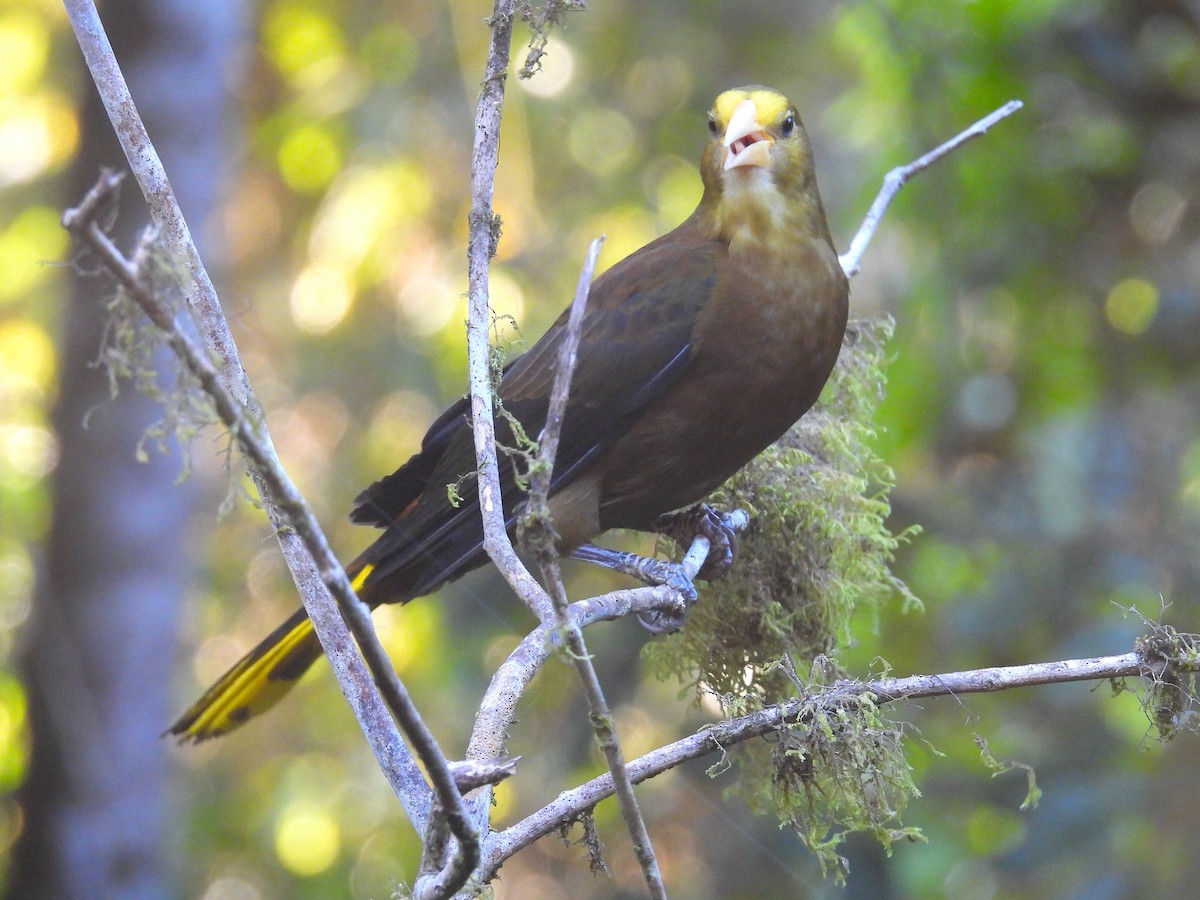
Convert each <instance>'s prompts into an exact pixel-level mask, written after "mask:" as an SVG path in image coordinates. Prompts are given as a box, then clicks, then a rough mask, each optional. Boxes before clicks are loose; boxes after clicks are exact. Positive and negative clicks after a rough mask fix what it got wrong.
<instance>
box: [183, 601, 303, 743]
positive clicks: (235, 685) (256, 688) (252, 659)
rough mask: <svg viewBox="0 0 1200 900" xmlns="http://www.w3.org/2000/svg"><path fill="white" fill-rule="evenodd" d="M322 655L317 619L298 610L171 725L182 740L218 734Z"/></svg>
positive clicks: (276, 696) (269, 700) (266, 705)
mask: <svg viewBox="0 0 1200 900" xmlns="http://www.w3.org/2000/svg"><path fill="white" fill-rule="evenodd" d="M320 656H321V643H320V641H318V640H317V635H316V632H315V631H313V624H312V622H311V621H310V620H309V618H308V614H307V613H305V612H304V610H302V609H300V610H297V611H296V612H295V613H294V614H293V615H292V616H291V617H290V618H289V619H288V620H287V621H286V622H284V623H283V624H282V625H280V626H279V627H278V628H276V629H275V630H274V631H272V632H271V633H270V634H269V635H268V636H267V637H266V638H265V639H264V640H263V641H262V642H261V643H260V644H259V645H258V646H257V647H255V648H254V649H253V650H251V651H250V652H249V653H247V654H246V655H245V656H243V657H242V658H241V659H240V660H239V661H238V662H237V663H236V664H235V665H234V667H233V668H232V669H230V670H229V671H228V672H226V673H225V674H224V675H222V676H221V677H220V679H218V680H217V682H216V684H214V685H213V686H212V687H210V688H209V689H208V690H207V691H205V692H204V696H203V697H201V698H200V699H199V700H197V701H196V702H195V703H193V704H192V705H191V707H190V708H189V709H188V711H187V712H185V713H184V714H183V715H182V716H180V717H179V720H178V721H177V722H176V723H175V724H174V725H172V726H171V727H170V728H169V729H168V730H167V733H168V734H173V735H176V736H177V737H178V738H179V740H180V742H181V743H183V742H187V741H203V740H206V739H208V738H213V737H220V736H221V735H223V734H227V733H228V732H230V731H233V729H235V728H237V727H238V726H239V725H241V724H242V723H243V722H245V721H246V720H248V719H250V718H253V717H254V716H257V715H259V714H260V713H263V712H266V711H267V710H268V709H270V708H271V707H272V706H274V705H275V704H276V703H278V702H279V701H280V700H282V699H283V695H284V694H286V693H287V692H288V691H289V690H291V688H292V685H294V684H295V683H296V682H297V681H299V680H300V676H301V675H303V674H304V673H305V672H306V671H308V667H309V666H311V665H312V664H313V663H314V662H316V661H317V658H318V657H320Z"/></svg>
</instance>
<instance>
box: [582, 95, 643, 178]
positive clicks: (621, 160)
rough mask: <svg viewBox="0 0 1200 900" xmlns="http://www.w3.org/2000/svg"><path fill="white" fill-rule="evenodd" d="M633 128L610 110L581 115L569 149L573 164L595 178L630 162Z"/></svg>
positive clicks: (587, 112) (590, 111)
mask: <svg viewBox="0 0 1200 900" xmlns="http://www.w3.org/2000/svg"><path fill="white" fill-rule="evenodd" d="M633 138H634V132H633V125H632V124H631V123H630V121H629V120H628V119H627V118H625V116H623V115H621V113H619V112H617V111H616V110H612V109H596V110H588V111H580V112H579V114H578V115H576V116H575V117H574V121H572V123H571V131H570V136H569V139H568V145H569V147H570V149H571V156H572V158H574V160H575V161H576V162H577V163H579V165H581V166H583V167H584V168H585V169H587V170H588V171H590V172H594V173H595V174H597V175H609V174H611V173H613V172H616V171H617V170H619V169H620V168H622V167H623V166H624V165H625V164H626V163H628V162H629V161H630V160H631V159H632V158H633V150H634V147H633Z"/></svg>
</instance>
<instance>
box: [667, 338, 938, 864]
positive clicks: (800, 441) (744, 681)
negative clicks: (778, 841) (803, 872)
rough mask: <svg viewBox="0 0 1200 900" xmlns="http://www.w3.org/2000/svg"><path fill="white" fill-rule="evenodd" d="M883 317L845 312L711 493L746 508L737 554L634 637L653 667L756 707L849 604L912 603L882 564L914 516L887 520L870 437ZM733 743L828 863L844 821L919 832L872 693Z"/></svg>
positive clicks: (891, 738)
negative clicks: (779, 435) (781, 431)
mask: <svg viewBox="0 0 1200 900" xmlns="http://www.w3.org/2000/svg"><path fill="white" fill-rule="evenodd" d="M891 329H892V324H891V321H890V320H887V319H878V320H868V321H858V322H854V323H852V324H851V326H850V327H849V329H848V330H847V335H846V342H845V345H844V346H843V349H842V354H841V357H840V359H839V360H838V366H837V368H836V370H835V372H834V375H833V377H832V378H831V380H830V383H829V386H828V387H827V388H826V391H825V393H824V395H823V398H822V401H821V403H820V404H819V405H818V406H817V407H816V408H814V409H813V410H812V411H811V412H809V413H808V414H807V415H806V416H805V417H804V418H803V419H801V421H800V422H799V423H798V424H797V425H796V426H795V427H793V429H792V430H791V431H790V432H789V433H788V434H787V435H786V436H785V437H784V438H783V439H782V440H781V441H780V442H779V443H777V444H776V445H775V446H774V447H772V448H771V449H770V450H768V451H767V452H766V453H764V454H762V455H761V456H760V457H759V458H758V459H757V460H755V462H754V463H752V464H751V465H750V466H748V467H747V468H746V469H744V470H743V471H742V472H741V473H739V474H738V475H736V476H735V477H734V478H733V479H731V480H730V481H729V482H728V483H727V484H726V485H725V486H724V487H723V488H722V489H721V491H720V492H718V493H717V494H716V495H714V496H713V497H712V498H711V501H712V502H713V503H715V504H716V505H717V506H719V507H721V508H725V509H732V508H735V507H740V508H743V509H746V510H747V511H748V512H749V513H750V515H751V517H752V520H751V525H750V528H749V529H748V531H747V532H746V533H745V534H744V535H743V537H742V540H741V545H740V547H739V553H738V561H737V565H736V566H735V567H734V568H733V570H732V571H731V572H730V573H729V574H728V575H727V576H725V577H724V578H723V579H721V580H720V581H718V582H717V583H715V584H714V585H713V586H712V588H711V589H710V590H707V591H705V592H704V593H703V595H702V597H701V600H700V603H698V604H697V605H696V607H695V608H694V609H692V610H691V611H690V613H689V615H688V618H687V622H686V624H685V626H684V628H683V630H682V631H681V632H680V633H679V634H677V635H673V636H671V637H669V638H666V639H665V640H662V641H659V642H656V643H654V644H651V645H650V646H648V647H647V648H646V655H647V657H648V658H649V660H650V662H651V664H652V666H653V668H654V670H655V671H656V672H657V674H658V675H659V677H662V678H669V677H676V678H679V679H680V680H681V681H683V682H684V683H685V684H686V685H688V686H689V687H694V688H695V689H696V690H697V691H698V692H701V693H703V692H709V693H713V694H715V695H717V696H718V697H720V698H721V701H722V703H723V705H724V707H725V709H726V710H727V711H728V712H730V713H731V714H736V713H741V712H745V711H749V710H755V709H761V708H763V707H764V706H767V705H770V704H773V703H777V702H780V701H782V700H784V699H786V698H790V697H792V696H794V695H795V694H796V692H797V691H800V692H801V693H802V694H804V693H808V692H810V691H811V690H812V689H813V688H814V687H815V686H819V684H818V683H819V682H823V681H824V680H825V678H826V673H827V672H830V673H834V674H836V667H835V665H834V664H833V663H832V662H831V661H830V660H829V657H827V656H826V654H832V653H835V652H836V651H837V649H838V648H839V647H843V646H846V645H848V644H849V642H850V641H851V640H852V636H851V634H850V630H849V626H850V617H851V615H852V614H853V613H854V611H855V610H856V609H858V608H860V607H862V608H866V609H868V610H871V611H872V612H874V611H877V610H878V609H879V607H880V606H881V605H882V604H883V603H885V602H886V601H888V600H890V599H892V598H894V597H899V598H900V599H901V601H902V603H903V605H904V606H905V607H907V608H916V607H919V606H920V603H919V601H918V600H917V598H916V597H915V596H913V594H912V593H911V591H909V589H908V588H907V587H906V586H905V585H904V583H903V582H902V581H900V579H898V578H897V577H896V576H895V575H893V574H892V571H891V564H892V561H893V556H894V554H895V551H896V548H897V547H898V546H899V545H900V543H901V542H902V541H904V540H905V539H906V538H907V537H908V536H909V534H911V531H910V532H906V533H902V534H899V535H896V534H893V533H892V532H891V530H890V529H889V528H888V526H887V517H888V514H889V513H890V511H891V507H890V504H889V501H888V492H889V490H890V489H891V487H892V472H891V469H890V468H889V467H888V466H887V465H886V464H885V463H884V462H883V461H882V460H881V459H880V458H879V457H878V456H877V455H876V454H875V452H874V451H873V450H872V447H871V439H872V437H873V432H872V430H871V425H870V423H871V419H872V416H873V414H874V411H875V407H876V405H877V404H878V403H879V400H880V399H881V397H882V396H883V390H884V376H883V365H884V345H885V343H886V341H887V339H888V337H889V335H890V334H891ZM817 660H821V661H822V665H819V666H818V665H815V662H816V661H817ZM805 682H808V683H807V684H805ZM739 758H740V759H741V760H742V762H741V771H742V778H741V779H740V783H739V785H738V790H739V791H740V793H742V794H743V795H744V796H745V797H746V798H747V800H748V802H750V803H751V804H752V805H753V806H755V807H756V808H760V809H770V810H771V811H773V812H774V813H775V814H776V815H777V816H778V817H779V819H780V821H781V822H783V823H785V824H787V825H789V826H791V827H792V828H793V829H794V830H795V831H796V833H797V835H799V837H800V839H801V840H802V841H803V842H804V844H805V845H806V846H807V847H809V848H810V849H811V850H812V851H813V852H814V853H816V855H817V857H818V859H819V860H820V861H821V865H822V868H823V869H825V870H826V871H829V870H830V869H832V870H833V871H834V872H835V873H836V875H837V877H838V878H842V877H843V876H844V874H845V866H844V861H843V860H841V858H840V857H839V856H838V854H837V847H838V845H839V844H840V843H841V842H842V841H843V840H844V838H845V836H846V834H848V833H849V832H851V831H859V830H862V831H868V832H870V833H871V834H873V835H875V836H876V837H878V838H879V839H880V840H881V841H882V842H883V843H884V845H885V846H887V845H890V844H891V842H892V841H893V840H895V839H896V838H897V837H905V838H910V839H914V838H916V837H917V836H918V835H917V834H916V832H913V831H909V830H904V829H902V828H900V826H899V814H900V812H901V811H902V810H903V808H904V805H905V803H906V802H907V800H908V798H909V797H912V796H915V795H916V794H917V789H916V786H915V785H914V784H913V781H912V775H911V771H910V769H909V766H908V763H907V761H906V760H905V757H904V751H903V747H902V732H901V730H900V728H899V727H898V726H896V725H895V724H894V723H892V722H889V721H888V720H886V719H885V718H884V717H883V716H882V715H881V714H880V711H879V709H878V708H877V707H876V706H875V704H874V703H873V702H871V700H870V698H869V697H864V696H863V695H861V694H859V693H857V692H849V691H848V692H847V693H846V694H845V696H836V695H835V696H833V697H832V698H831V697H829V696H828V695H822V696H821V697H820V698H816V697H814V699H813V701H812V702H811V703H810V704H808V706H807V707H806V711H805V713H804V714H802V715H801V716H800V717H799V718H798V720H797V721H796V722H795V723H793V724H789V725H788V726H786V727H785V728H784V729H783V730H782V732H781V733H780V734H779V735H777V739H776V741H775V742H774V744H773V745H771V746H769V747H767V746H765V745H757V746H754V747H750V748H748V749H747V750H746V751H745V752H744V753H743V754H741V755H740V757H739Z"/></svg>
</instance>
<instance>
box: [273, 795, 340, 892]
mask: <svg viewBox="0 0 1200 900" xmlns="http://www.w3.org/2000/svg"><path fill="white" fill-rule="evenodd" d="M341 849H342V836H341V829H340V828H339V827H338V823H337V820H336V819H335V818H334V817H333V816H332V815H331V814H330V813H329V811H328V810H326V809H324V808H323V807H320V806H315V805H313V804H311V803H293V804H291V805H290V806H288V807H287V808H286V809H284V811H283V813H282V814H281V815H280V816H279V821H278V822H276V824H275V853H276V855H277V856H278V857H279V861H280V862H281V863H283V864H284V865H285V866H286V867H287V868H288V869H290V870H291V871H293V872H295V873H296V874H297V875H319V874H320V873H321V872H324V871H325V870H326V869H328V868H329V867H330V866H332V865H333V864H334V862H335V861H336V860H337V858H338V853H340V852H341Z"/></svg>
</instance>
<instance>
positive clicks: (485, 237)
mask: <svg viewBox="0 0 1200 900" xmlns="http://www.w3.org/2000/svg"><path fill="white" fill-rule="evenodd" d="M515 5H516V4H515V2H514V0H497V2H496V6H495V10H494V11H493V13H492V18H491V28H492V41H491V48H490V50H489V51H488V60H487V68H486V71H485V73H484V78H483V89H482V90H481V91H480V94H479V105H478V107H477V109H476V113H475V142H474V146H473V148H472V151H471V213H470V215H469V217H468V224H469V226H470V233H469V235H468V238H467V268H468V272H467V283H468V298H467V304H468V313H467V316H468V318H467V359H468V362H469V366H470V372H469V377H470V384H471V427H472V429H473V430H474V437H475V464H476V468H477V471H478V478H479V510H480V514H481V515H482V516H483V548H484V550H486V551H487V555H488V557H489V558H490V559H491V560H492V562H493V563H495V565H496V568H497V569H499V570H500V573H501V574H502V575H503V576H504V577H505V579H506V580H507V581H508V583H509V584H511V585H512V586H513V590H515V591H516V592H517V595H518V596H519V597H520V598H521V600H522V601H524V603H525V604H526V605H527V606H528V607H529V608H530V609H531V610H533V612H534V615H536V616H537V617H538V620H539V621H542V622H545V621H547V620H548V619H549V618H550V615H551V613H550V598H549V597H548V596H547V595H546V592H545V591H544V590H542V586H541V585H540V584H538V583H537V580H536V579H535V578H534V577H533V576H532V575H531V574H530V573H529V570H528V569H527V568H525V564H524V563H522V562H521V560H520V559H519V558H518V557H517V554H516V551H515V550H513V545H512V541H511V540H510V539H509V536H508V529H507V525H506V524H505V521H504V501H503V497H502V494H501V491H500V468H499V465H498V464H497V461H496V425H495V421H494V418H493V417H494V415H495V402H494V398H493V395H492V361H491V356H492V348H491V344H490V343H489V341H488V328H489V326H490V324H491V309H490V307H489V306H488V265H489V263H490V261H491V258H492V257H493V256H494V255H495V252H496V242H497V241H498V240H499V239H500V220H499V217H498V216H496V214H495V212H494V211H493V209H492V196H493V194H494V192H495V179H496V162H497V160H498V158H499V155H500V114H501V110H502V109H503V106H504V83H505V80H506V79H507V78H508V62H509V51H510V49H511V45H512V26H513V11H514V7H515Z"/></svg>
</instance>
